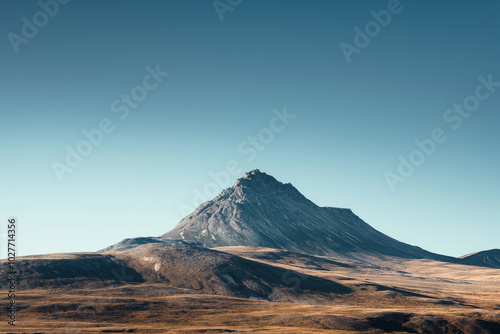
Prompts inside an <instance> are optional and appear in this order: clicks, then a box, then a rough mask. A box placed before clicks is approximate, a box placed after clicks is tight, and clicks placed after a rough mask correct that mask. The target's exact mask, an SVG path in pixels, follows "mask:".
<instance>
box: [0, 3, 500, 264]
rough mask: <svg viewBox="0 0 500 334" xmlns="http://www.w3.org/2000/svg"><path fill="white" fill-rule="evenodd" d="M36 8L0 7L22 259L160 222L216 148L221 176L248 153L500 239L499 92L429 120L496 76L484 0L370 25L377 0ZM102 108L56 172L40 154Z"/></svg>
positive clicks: (293, 177)
mask: <svg viewBox="0 0 500 334" xmlns="http://www.w3.org/2000/svg"><path fill="white" fill-rule="evenodd" d="M46 2H47V3H51V2H50V1H46ZM42 3H44V2H43V1H42ZM221 3H227V2H226V1H222V2H221ZM234 3H236V1H234V2H233V4H234ZM47 6H48V7H47ZM47 6H46V7H47V8H48V9H47V10H48V11H51V14H52V16H53V17H51V16H49V15H47V14H43V13H42V14H40V13H39V12H40V11H41V10H43V9H42V7H41V6H40V4H39V3H38V2H36V1H19V0H15V1H14V0H7V1H2V2H0V30H1V34H2V36H3V37H2V39H1V40H0V48H1V52H0V61H1V62H0V66H1V71H0V73H1V76H0V91H1V99H0V103H1V108H2V109H1V113H0V131H1V136H2V144H1V157H2V160H1V161H2V163H1V167H0V168H1V169H0V170H1V173H0V177H1V179H0V209H1V210H0V212H1V219H2V223H1V228H0V231H1V232H2V233H5V231H6V224H7V217H9V216H17V217H18V219H19V238H18V243H19V253H20V254H21V255H27V254H40V253H50V252H69V251H95V250H98V249H101V248H104V247H106V246H108V245H110V244H113V243H115V242H118V241H120V240H121V239H123V238H126V237H135V236H155V235H160V234H163V233H165V232H167V231H168V230H170V229H171V228H173V227H174V226H175V224H176V223H177V222H178V221H179V220H180V219H181V218H182V217H183V213H184V212H183V211H184V210H187V209H186V207H188V206H192V203H193V200H194V197H195V191H196V189H198V190H200V192H202V193H203V192H204V187H205V186H206V185H207V184H208V183H210V182H211V177H210V175H209V173H210V172H218V171H223V170H226V164H227V163H228V162H229V161H234V163H235V164H237V166H238V167H239V172H238V173H233V174H232V175H231V176H230V180H229V181H228V182H225V183H224V185H226V184H227V186H231V185H232V184H233V183H234V181H235V180H236V179H237V178H238V177H241V175H243V173H244V172H245V171H249V170H252V169H255V168H259V169H261V170H262V171H264V172H267V173H269V174H271V175H273V176H275V177H276V178H277V179H279V180H281V181H282V182H291V183H292V184H293V185H295V186H296V187H297V188H298V189H299V190H300V191H301V192H302V193H303V194H304V195H305V196H306V197H308V198H309V199H311V200H312V201H314V202H315V203H317V204H318V205H322V206H339V207H349V208H351V209H352V210H353V211H354V212H355V213H357V214H358V215H359V216H360V217H361V218H362V219H364V220H365V221H366V222H367V223H369V224H371V225H372V226H373V227H375V228H377V229H378V230H380V231H382V232H384V233H386V234H388V235H390V236H392V237H395V238H397V239H399V240H401V241H404V242H407V243H410V244H414V245H418V246H421V247H423V248H425V249H428V250H430V251H434V252H439V253H443V254H447V255H453V256H460V255H464V254H466V253H469V252H473V251H479V250H483V249H490V248H500V242H499V241H498V235H500V210H499V207H500V206H499V198H500V196H499V195H500V178H499V176H498V171H499V170H500V157H499V146H498V145H499V143H500V131H498V127H499V126H500V112H499V106H500V87H498V88H496V89H497V91H493V92H489V91H488V90H487V89H486V88H485V87H483V88H482V90H480V91H479V92H480V94H482V95H481V96H483V97H484V96H485V94H486V93H490V94H489V96H488V97H487V98H484V99H483V100H481V101H480V105H479V106H478V107H477V110H475V111H474V112H471V115H470V117H468V118H466V119H463V122H462V123H461V126H460V127H459V128H458V129H453V128H452V126H455V125H456V123H455V121H453V122H451V121H449V122H446V121H445V120H444V119H443V115H444V114H445V113H446V111H447V109H449V108H453V105H454V104H461V103H463V102H464V100H465V99H466V98H468V97H469V96H471V95H474V94H475V93H476V87H477V86H478V85H479V84H480V81H478V77H479V76H483V78H485V79H488V75H492V80H493V81H496V82H498V81H500V63H499V59H500V43H499V41H500V3H499V2H498V1H482V2H481V4H478V3H477V2H474V1H439V2H436V1H430V0H428V1H424V0H420V1H408V0H405V1H401V3H400V5H399V7H391V9H393V10H394V11H395V12H397V13H393V14H391V21H390V22H389V23H388V24H385V23H384V25H385V27H382V26H381V25H380V24H378V26H377V24H375V25H374V24H370V21H373V20H374V17H373V16H372V14H370V12H371V11H372V10H373V11H375V12H379V11H380V10H386V9H387V8H388V6H389V7H390V6H394V3H391V2H390V1H385V0H384V1H356V2H353V1H327V0H325V1H308V2H306V1H292V0H286V1H284V0H282V1H269V0H266V1H263V0H252V1H248V0H244V1H243V2H241V4H239V5H237V6H234V7H230V9H231V10H226V11H225V12H224V13H222V14H221V15H222V17H223V20H221V19H220V17H219V15H218V14H220V13H218V12H217V10H216V9H215V8H214V6H213V4H212V1H185V0H178V1H124V0H120V1H117V0H115V1H93V0H85V1H80V0H73V1H71V2H69V3H67V4H59V5H58V6H59V9H58V12H57V13H55V12H56V9H55V7H54V5H53V3H52V5H47ZM220 8H223V7H220ZM220 8H219V12H220V11H222V10H223V9H220ZM226 9H227V8H226ZM23 17H25V18H26V19H25V20H23ZM34 20H35V21H36V22H37V23H38V25H39V27H38V28H37V27H36V26H35V28H36V29H38V31H37V33H36V34H35V33H34V32H33V30H30V28H33V27H30V25H31V24H33V21H34ZM26 22H28V23H26ZM367 24H368V28H369V29H375V30H372V31H371V32H370V34H371V35H372V36H373V37H372V38H371V41H370V43H369V44H368V45H362V46H363V47H362V48H358V53H353V54H351V55H350V60H351V61H350V63H348V61H347V60H346V57H345V56H344V54H343V52H342V49H341V47H340V45H341V43H343V42H344V43H346V44H350V45H352V46H353V47H355V44H354V43H355V41H354V39H355V34H356V32H355V30H354V28H355V27H359V28H360V29H361V30H362V31H364V30H365V28H366V25H367ZM25 25H26V26H25ZM23 26H25V27H24V28H23ZM377 27H379V28H380V29H379V30H380V31H378V30H377ZM23 33H24V35H23ZM13 36H14V37H13ZM25 36H27V37H25ZM359 39H362V38H360V37H358V42H359V43H362V42H366V40H365V41H362V40H361V41H360V40H359ZM13 41H14V42H13ZM20 41H22V42H20ZM16 51H17V52H16ZM157 65H159V68H158V69H159V71H160V72H162V74H161V75H160V76H158V75H157V79H158V80H155V79H154V77H152V76H151V75H150V74H149V72H154V71H156V70H157ZM147 67H149V71H148V70H147V69H146V68H147ZM163 72H168V73H169V75H168V76H166V74H164V73H163ZM148 75H149V76H148ZM144 80H145V81H144ZM143 81H144V82H143ZM145 85H146V86H148V87H149V88H148V89H150V90H146V89H145V88H144V87H145ZM153 87H154V88H153ZM490 88H491V89H495V88H494V87H493V88H492V87H490ZM131 92H133V93H134V94H135V96H136V97H137V99H139V100H141V101H139V102H137V104H135V103H136V102H134V100H132V101H130V100H129V102H126V100H122V94H125V95H130V94H131ZM144 93H146V94H147V96H145V97H144ZM141 94H142V95H141ZM125 95H124V96H125ZM124 98H125V99H126V96H125V97H124ZM143 98H144V99H143ZM142 99H143V100H142ZM137 101H138V100H137ZM468 102H469V103H473V102H474V99H470V98H469V100H468ZM113 103H114V107H113V106H112V104H113ZM127 103H128V104H127ZM132 106H133V107H132ZM285 106H286V111H287V113H288V114H292V115H295V118H293V119H292V118H290V119H288V120H287V123H288V124H285V123H284V122H283V121H280V120H275V119H274V117H276V112H278V113H283V110H284V107H285ZM273 110H274V112H273ZM127 111H128V114H126V112H127ZM454 115H455V117H456V115H458V114H454ZM448 116H450V115H448ZM120 117H122V118H123V119H121V118H120ZM290 117H291V116H290ZM106 119H109V122H111V123H110V124H107V125H106V124H105V125H106V126H104V129H106V130H108V132H109V133H105V134H103V137H102V141H101V143H100V144H99V145H93V146H92V147H91V149H92V152H91V153H90V154H89V155H87V156H86V157H83V159H82V161H81V162H80V163H79V164H78V166H77V167H75V168H72V172H71V173H69V172H68V173H64V175H63V176H62V181H60V180H59V178H58V177H57V175H56V173H55V172H54V162H58V163H60V164H61V165H63V164H66V161H65V160H66V154H67V151H66V148H67V147H70V149H74V150H77V146H78V145H79V143H81V142H82V141H84V140H86V138H85V136H84V135H83V134H82V131H83V130H87V131H91V130H93V129H96V128H99V124H100V122H102V121H103V120H104V122H107V121H106ZM456 122H458V121H456ZM270 123H273V129H274V130H275V131H271V130H263V129H265V128H269V127H270ZM109 128H112V131H110V129H109ZM436 128H441V129H443V131H444V132H445V135H446V136H447V139H446V141H445V142H444V143H439V144H437V145H436V149H435V152H434V153H433V154H431V155H430V156H428V157H426V158H425V161H424V162H423V163H422V164H421V165H420V166H418V167H417V168H416V169H415V171H414V172H413V173H412V174H411V175H410V176H409V177H407V178H406V181H405V182H404V183H398V184H397V185H396V187H395V191H392V190H391V188H390V187H389V185H388V183H387V181H386V176H385V174H386V172H388V171H390V172H393V173H396V172H397V168H398V165H399V160H398V159H399V156H403V157H406V158H408V157H409V155H410V154H411V153H412V152H413V151H414V150H415V149H416V148H417V146H416V144H415V143H414V140H415V139H419V140H423V139H424V138H427V137H430V136H431V132H432V131H433V130H434V129H436ZM278 130H279V131H278ZM99 131H101V130H99ZM94 134H95V132H94ZM259 134H260V136H261V137H260V138H259V136H258V135H259ZM249 136H257V142H256V143H255V142H254V143H253V144H252V143H251V141H250V140H248V137H249ZM95 140H98V141H99V140H101V138H99V136H98V135H96V137H95ZM263 141H265V143H263ZM82 145H83V146H82ZM252 145H255V146H252ZM80 146H81V147H80V149H81V150H85V149H87V150H89V147H87V146H85V143H84V144H81V145H80ZM238 147H239V149H238ZM252 147H253V148H252ZM255 147H258V148H259V149H261V150H258V149H257V148H255ZM252 150H254V152H256V154H253V151H252ZM83 152H85V151H83ZM417 158H418V157H417ZM248 160H250V161H248ZM73 162H74V161H73ZM61 165H59V167H60V166H61ZM67 168H70V167H69V166H68V167H67ZM209 188H210V187H209ZM209 188H207V189H209ZM216 190H217V189H216ZM211 191H213V189H212V190H211ZM4 248H5V247H4V246H2V249H1V255H2V257H5V249H4Z"/></svg>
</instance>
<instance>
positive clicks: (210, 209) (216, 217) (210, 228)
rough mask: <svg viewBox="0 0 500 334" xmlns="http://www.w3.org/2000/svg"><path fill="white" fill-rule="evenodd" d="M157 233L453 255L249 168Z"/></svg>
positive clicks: (226, 241)
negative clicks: (324, 204)
mask: <svg viewBox="0 0 500 334" xmlns="http://www.w3.org/2000/svg"><path fill="white" fill-rule="evenodd" d="M160 239H162V240H164V241H168V242H183V243H188V244H193V245H198V246H202V247H208V248H210V247H224V246H253V247H269V248H277V249H286V250H290V251H295V252H301V253H308V254H313V255H334V254H342V255H347V256H354V257H356V256H358V255H360V254H362V255H369V256H376V257H381V256H382V257H383V256H397V257H404V258H429V259H435V260H442V261H457V259H454V258H450V257H446V256H442V255H438V254H434V253H431V252H428V251H425V250H423V249H421V248H419V247H415V246H410V245H408V244H405V243H403V242H399V241H397V240H395V239H393V238H391V237H389V236H387V235H385V234H383V233H381V232H379V231H377V230H376V229H374V228H372V227H371V226H370V225H368V224H367V223H365V222H364V221H363V220H361V219H360V218H359V217H358V216H356V215H355V214H354V213H353V212H352V211H351V210H350V209H341V208H333V207H319V206H317V205H316V204H314V203H313V202H311V201H310V200H308V199H307V198H306V197H304V196H303V195H302V194H301V193H300V192H299V191H298V190H297V189H296V188H295V187H294V186H292V185H291V184H290V183H286V184H283V183H281V182H279V181H277V180H276V179H275V178H274V177H272V176H270V175H268V174H266V173H262V172H260V171H259V170H253V171H251V172H249V173H246V174H245V175H244V176H243V177H242V178H240V179H239V180H237V181H236V183H235V184H234V186H233V187H231V188H228V189H225V190H223V191H222V192H221V193H220V195H219V196H217V197H216V198H214V199H213V200H211V201H208V202H206V203H203V204H202V205H200V206H199V207H198V208H197V209H196V210H195V211H194V212H193V213H191V214H190V215H188V216H187V217H185V218H184V219H182V220H181V221H180V222H179V223H178V224H177V226H176V227H175V228H174V229H173V230H171V231H170V232H168V233H166V234H164V235H162V236H161V237H160Z"/></svg>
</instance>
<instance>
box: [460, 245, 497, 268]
mask: <svg viewBox="0 0 500 334" xmlns="http://www.w3.org/2000/svg"><path fill="white" fill-rule="evenodd" d="M461 259H462V263H465V264H470V265H474V266H482V267H491V268H500V249H490V250H486V251H482V252H477V253H472V254H468V255H464V256H462V257H461Z"/></svg>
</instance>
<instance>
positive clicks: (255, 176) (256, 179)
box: [235, 169, 282, 186]
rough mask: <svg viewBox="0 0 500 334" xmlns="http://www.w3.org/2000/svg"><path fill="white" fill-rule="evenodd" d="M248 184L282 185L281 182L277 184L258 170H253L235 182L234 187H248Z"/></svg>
mask: <svg viewBox="0 0 500 334" xmlns="http://www.w3.org/2000/svg"><path fill="white" fill-rule="evenodd" d="M250 183H266V184H269V183H276V184H282V183H281V182H279V181H278V180H276V179H275V178H274V177H272V176H271V175H268V174H266V173H263V172H261V171H260V170H259V169H254V170H252V171H250V172H247V173H245V175H243V177H241V178H239V179H238V180H237V181H236V183H235V186H237V185H242V184H245V185H248V184H250Z"/></svg>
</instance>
